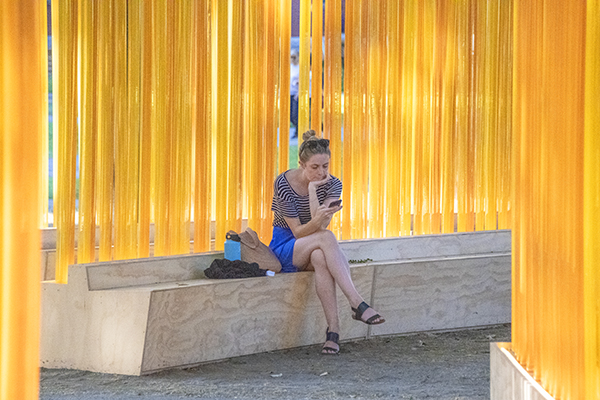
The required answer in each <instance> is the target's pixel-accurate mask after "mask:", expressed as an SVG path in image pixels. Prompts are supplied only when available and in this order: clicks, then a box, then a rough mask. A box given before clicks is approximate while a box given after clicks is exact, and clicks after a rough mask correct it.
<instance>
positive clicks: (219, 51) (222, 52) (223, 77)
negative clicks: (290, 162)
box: [212, 0, 229, 250]
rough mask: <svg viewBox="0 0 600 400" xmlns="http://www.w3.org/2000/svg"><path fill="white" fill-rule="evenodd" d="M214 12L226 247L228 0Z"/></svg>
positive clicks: (218, 246) (220, 216)
mask: <svg viewBox="0 0 600 400" xmlns="http://www.w3.org/2000/svg"><path fill="white" fill-rule="evenodd" d="M212 5H213V8H212V12H213V13H215V18H214V20H213V32H214V33H215V35H216V48H215V51H216V54H215V55H214V57H213V63H216V65H217V66H218V67H217V68H216V72H213V82H212V85H213V91H214V93H215V94H214V96H215V99H216V115H215V123H213V129H214V131H213V135H214V136H215V137H216V146H217V160H216V161H217V163H216V165H217V203H216V207H217V209H216V212H217V214H216V223H217V229H216V234H215V250H223V244H224V241H225V233H226V232H227V230H228V229H227V226H226V218H227V147H228V145H229V143H228V137H229V129H228V123H227V122H228V118H227V109H228V103H229V89H228V59H227V55H228V43H227V20H228V15H227V13H228V2H226V1H219V0H213V3H212Z"/></svg>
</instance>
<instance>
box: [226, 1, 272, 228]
mask: <svg viewBox="0 0 600 400" xmlns="http://www.w3.org/2000/svg"><path fill="white" fill-rule="evenodd" d="M242 11H243V10H242V2H240V1H233V2H232V3H231V4H230V12H231V14H232V17H231V27H230V29H231V32H230V38H231V39H230V40H231V47H230V49H229V57H230V64H229V65H230V71H229V74H230V86H231V100H230V104H229V129H230V136H229V137H230V146H229V151H228V153H229V157H228V159H229V162H228V166H227V168H228V187H227V201H228V206H227V229H228V230H229V229H233V230H234V231H236V232H239V231H241V230H242V159H243V130H242V128H243V125H242V122H243V98H242V96H243V77H244V70H243V57H244V49H243V35H242V34H241V33H242V32H243V29H244V23H243V19H242ZM273 122H275V119H274V118H273Z"/></svg>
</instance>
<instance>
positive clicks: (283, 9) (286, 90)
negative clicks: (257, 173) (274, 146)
mask: <svg viewBox="0 0 600 400" xmlns="http://www.w3.org/2000/svg"><path fill="white" fill-rule="evenodd" d="M279 7H280V10H279V13H280V17H279V18H280V30H279V37H280V39H281V52H280V53H279V54H280V57H279V77H280V79H279V92H280V93H281V95H280V96H279V168H278V173H282V172H284V171H286V170H287V169H288V168H289V152H290V150H289V145H290V141H289V134H290V129H289V128H290V39H291V35H292V6H291V2H289V1H282V2H281V3H280V6H279ZM246 48H248V47H246Z"/></svg>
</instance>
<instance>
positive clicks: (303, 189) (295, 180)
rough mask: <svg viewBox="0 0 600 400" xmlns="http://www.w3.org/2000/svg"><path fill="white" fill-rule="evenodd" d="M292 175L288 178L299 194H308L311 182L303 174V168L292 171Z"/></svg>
mask: <svg viewBox="0 0 600 400" xmlns="http://www.w3.org/2000/svg"><path fill="white" fill-rule="evenodd" d="M290 172H291V173H292V174H291V176H288V178H290V179H289V181H290V184H291V185H292V187H293V188H294V190H295V191H296V192H297V193H298V194H302V195H306V194H308V184H309V182H310V181H309V180H308V179H306V177H305V176H304V174H303V173H302V168H296V169H293V170H291V171H290Z"/></svg>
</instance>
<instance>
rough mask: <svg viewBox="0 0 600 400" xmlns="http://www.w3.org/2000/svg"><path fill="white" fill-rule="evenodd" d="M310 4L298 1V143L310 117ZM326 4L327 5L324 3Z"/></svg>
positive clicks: (308, 1) (306, 1) (308, 0)
mask: <svg viewBox="0 0 600 400" xmlns="http://www.w3.org/2000/svg"><path fill="white" fill-rule="evenodd" d="M310 3H311V0H300V54H299V56H300V76H299V82H298V141H299V142H300V141H301V139H302V134H303V133H304V132H306V131H307V130H308V129H309V117H310V93H309V88H310V47H311V46H310V9H311V7H310ZM326 4H327V3H326Z"/></svg>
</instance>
